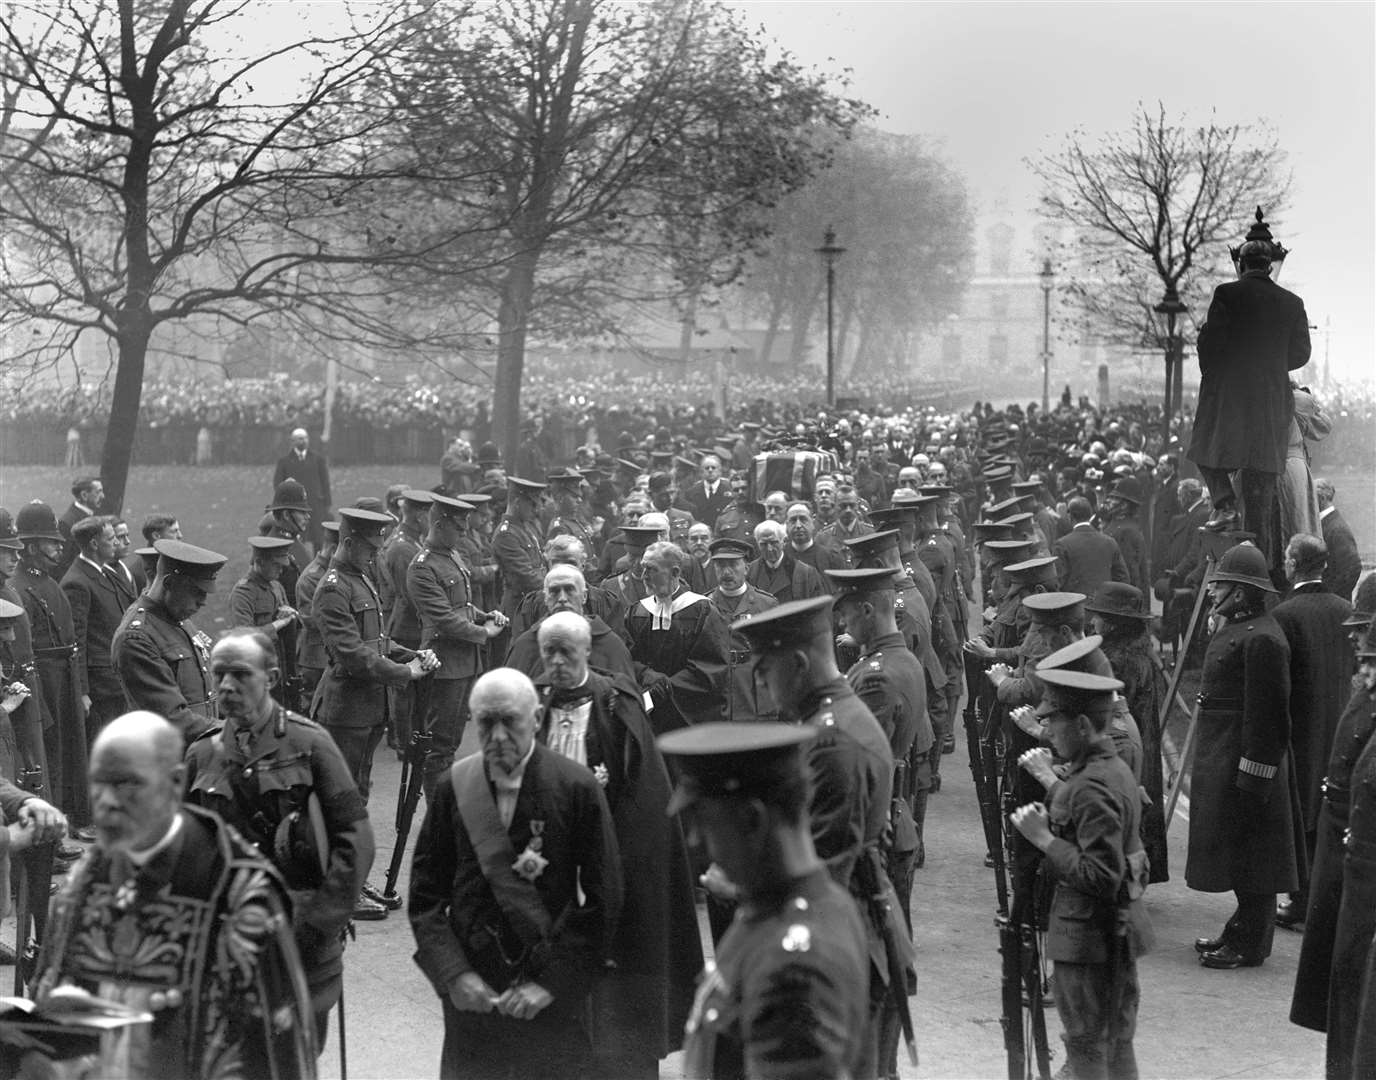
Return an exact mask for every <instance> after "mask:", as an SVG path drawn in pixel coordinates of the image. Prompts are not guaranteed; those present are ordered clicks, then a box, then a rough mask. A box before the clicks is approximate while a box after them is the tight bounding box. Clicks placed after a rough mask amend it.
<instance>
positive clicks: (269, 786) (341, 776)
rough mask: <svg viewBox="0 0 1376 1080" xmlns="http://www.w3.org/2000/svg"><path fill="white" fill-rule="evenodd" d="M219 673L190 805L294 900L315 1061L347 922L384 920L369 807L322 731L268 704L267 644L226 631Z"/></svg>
mask: <svg viewBox="0 0 1376 1080" xmlns="http://www.w3.org/2000/svg"><path fill="white" fill-rule="evenodd" d="M210 671H211V676H212V678H213V679H214V681H215V697H216V702H217V703H218V705H219V712H220V717H221V719H222V720H223V721H224V726H223V727H220V728H217V729H215V730H213V731H210V732H208V733H207V734H205V735H202V736H201V737H200V738H199V739H197V740H196V741H195V742H193V743H192V744H191V746H190V747H189V748H188V749H187V753H186V767H187V775H186V793H187V794H186V798H187V802H189V803H192V804H193V805H196V806H200V807H202V808H204V809H206V810H213V811H215V813H217V814H219V815H220V817H221V818H223V819H224V820H225V821H227V822H229V823H230V824H231V825H233V826H234V827H235V828H236V829H238V830H239V832H240V833H241V834H243V836H244V838H245V839H246V840H248V841H249V842H250V843H251V844H253V846H254V847H256V848H257V849H258V850H259V851H260V852H261V853H262V855H263V856H264V858H266V859H267V860H268V861H269V862H271V863H272V864H273V865H274V866H276V867H277V869H278V870H279V871H281V873H282V877H283V879H284V880H285V881H286V884H287V888H288V889H290V890H291V897H292V930H293V933H294V934H295V937H296V946H297V949H298V951H299V952H300V954H301V964H302V966H303V967H304V968H305V971H306V984H307V988H308V990H309V991H310V995H311V1010H312V1012H313V1013H314V1014H315V1038H316V1044H315V1045H316V1052H317V1053H318V1052H319V1051H320V1050H321V1049H323V1047H324V1044H325V1031H326V1028H327V1026H328V1024H329V1015H330V1009H331V1008H333V1007H334V1005H335V1003H336V1002H337V1001H338V1000H339V997H340V993H341V992H342V990H343V986H344V959H343V958H344V931H345V928H346V926H347V925H348V922H349V919H350V917H351V916H352V917H354V918H364V919H366V918H377V917H379V916H378V915H377V914H376V913H372V912H370V911H361V910H357V909H356V907H355V900H356V899H357V898H358V895H359V890H360V889H361V888H362V887H363V883H364V882H365V881H366V880H367V879H368V870H369V869H370V868H371V867H372V864H373V829H372V826H371V825H370V824H369V822H368V808H367V807H366V806H364V804H363V798H362V796H360V795H359V793H358V787H357V785H355V784H354V781H353V777H351V776H350V775H349V767H348V765H347V764H345V762H344V757H343V755H342V754H340V752H339V748H338V747H337V746H335V744H334V740H332V739H331V738H330V737H329V735H328V734H327V733H326V732H325V729H324V728H322V727H320V726H318V725H317V724H313V723H312V722H311V721H309V720H307V719H306V718H305V717H304V716H299V715H297V714H296V713H294V712H291V711H290V710H288V709H285V708H283V707H282V705H281V703H280V702H278V701H276V700H274V698H273V697H272V696H271V694H270V693H269V690H270V689H271V688H272V685H273V684H274V683H276V682H278V681H279V680H280V679H281V675H282V673H281V671H280V669H278V667H277V666H276V650H275V647H274V643H273V642H272V641H271V640H270V639H269V638H268V637H267V635H266V634H264V633H263V632H262V631H261V630H256V629H255V630H250V629H249V628H248V627H240V628H237V629H234V630H230V631H228V632H226V633H225V634H224V635H223V636H222V637H221V638H220V640H219V641H218V642H216V643H215V647H214V648H213V649H212V650H211V653H210ZM384 910H385V909H384Z"/></svg>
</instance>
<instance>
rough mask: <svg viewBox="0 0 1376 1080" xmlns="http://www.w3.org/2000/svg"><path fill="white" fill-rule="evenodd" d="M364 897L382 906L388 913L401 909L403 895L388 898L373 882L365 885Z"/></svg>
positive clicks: (393, 895) (396, 894) (367, 882)
mask: <svg viewBox="0 0 1376 1080" xmlns="http://www.w3.org/2000/svg"><path fill="white" fill-rule="evenodd" d="M363 896H364V898H365V899H367V900H371V901H372V902H373V903H375V904H381V905H382V906H383V907H384V908H386V909H387V910H388V911H396V910H398V909H399V908H400V907H401V894H400V893H394V894H392V895H391V896H388V895H387V894H386V893H384V892H383V891H382V890H381V889H379V888H378V887H377V886H376V885H374V884H373V883H372V882H371V881H366V882H364V883H363Z"/></svg>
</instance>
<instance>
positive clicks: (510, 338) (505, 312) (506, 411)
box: [492, 250, 540, 480]
mask: <svg viewBox="0 0 1376 1080" xmlns="http://www.w3.org/2000/svg"><path fill="white" fill-rule="evenodd" d="M537 258H538V257H537V255H536V254H535V252H534V251H532V250H525V251H522V252H520V253H519V254H518V255H516V256H515V257H514V258H513V259H512V260H511V264H510V266H509V267H508V269H507V273H506V277H505V278H504V279H503V281H502V295H501V300H500V302H499V304H498V306H497V375H496V379H495V380H494V386H493V394H492V441H493V442H495V443H496V444H497V448H498V449H499V450H500V451H501V454H502V461H503V462H504V463H505V465H506V468H507V470H508V471H510V470H513V469H515V467H516V455H517V451H518V450H519V449H520V445H521V376H522V373H523V372H524V370H525V363H526V329H527V327H528V326H529V321H530V303H531V298H532V297H533V296H534V294H535V268H536V262H537ZM531 479H536V480H538V479H540V478H539V477H531Z"/></svg>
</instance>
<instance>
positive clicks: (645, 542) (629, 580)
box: [602, 525, 659, 612]
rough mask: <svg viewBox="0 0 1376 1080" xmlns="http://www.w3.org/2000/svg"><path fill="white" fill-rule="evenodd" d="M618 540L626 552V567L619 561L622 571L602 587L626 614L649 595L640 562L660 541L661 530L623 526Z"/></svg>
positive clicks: (624, 557) (645, 526)
mask: <svg viewBox="0 0 1376 1080" xmlns="http://www.w3.org/2000/svg"><path fill="white" fill-rule="evenodd" d="M617 538H618V539H619V540H620V541H621V544H622V546H623V547H624V548H625V550H626V554H625V555H624V556H623V557H622V560H624V562H625V566H622V565H621V562H622V560H619V561H618V562H617V566H618V567H620V569H618V570H617V571H616V574H615V576H613V577H609V578H606V579H604V580H603V582H602V587H603V588H605V589H606V590H607V592H609V593H611V595H612V597H613V598H614V599H615V601H616V602H617V604H618V605H619V606H620V608H621V610H622V611H623V612H624V611H629V610H630V609H631V607H632V605H634V604H638V603H640V601H641V600H643V599H645V597H646V596H647V595H648V591H647V590H646V588H645V582H644V580H643V579H642V577H641V573H640V560H641V559H642V558H644V556H645V549H646V548H648V547H649V546H650V545H651V544H653V543H655V542H656V541H658V540H659V530H658V529H655V528H651V527H650V526H648V525H644V526H642V525H623V526H621V530H620V532H618V533H617Z"/></svg>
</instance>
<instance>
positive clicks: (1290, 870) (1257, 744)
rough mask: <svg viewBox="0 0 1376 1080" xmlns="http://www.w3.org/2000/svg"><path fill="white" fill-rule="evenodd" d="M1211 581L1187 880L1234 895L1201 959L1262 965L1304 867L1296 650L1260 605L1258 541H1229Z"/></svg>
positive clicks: (1263, 579) (1214, 964)
mask: <svg viewBox="0 0 1376 1080" xmlns="http://www.w3.org/2000/svg"><path fill="white" fill-rule="evenodd" d="M1206 587H1207V588H1208V590H1209V598H1210V600H1211V601H1212V603H1213V614H1214V616H1215V618H1216V619H1218V620H1219V621H1220V622H1221V625H1219V627H1218V629H1217V630H1216V631H1215V632H1214V636H1213V638H1212V640H1210V642H1209V649H1208V652H1207V653H1206V654H1205V656H1204V668H1203V671H1202V672H1201V675H1200V684H1199V713H1198V720H1197V721H1196V723H1197V725H1198V727H1197V732H1198V734H1197V736H1196V738H1197V740H1198V741H1197V744H1196V749H1195V759H1194V769H1193V772H1192V773H1191V786H1190V840H1189V855H1188V858H1187V860H1186V863H1185V883H1186V884H1187V885H1188V886H1189V887H1190V888H1192V889H1197V890H1199V891H1200V892H1228V891H1230V890H1231V891H1232V892H1233V893H1234V894H1235V895H1236V897H1237V910H1236V911H1234V913H1233V915H1232V917H1231V918H1229V920H1228V922H1227V925H1225V926H1224V928H1223V932H1222V933H1221V934H1219V935H1218V936H1216V937H1202V938H1199V939H1198V940H1196V941H1195V948H1196V950H1198V952H1199V953H1200V962H1201V963H1202V964H1203V965H1204V966H1205V967H1208V968H1218V969H1225V970H1226V969H1232V968H1239V967H1258V966H1260V965H1261V964H1262V962H1263V961H1265V959H1266V957H1267V956H1269V955H1270V953H1271V940H1272V938H1273V937H1274V935H1275V928H1276V924H1275V916H1276V910H1275V908H1276V894H1277V893H1282V892H1291V891H1293V890H1294V889H1297V888H1298V887H1299V880H1300V873H1301V870H1302V868H1303V863H1304V839H1303V836H1302V835H1301V834H1300V822H1299V819H1298V807H1296V806H1295V805H1294V803H1293V802H1292V801H1291V792H1292V791H1293V783H1294V781H1293V779H1292V776H1291V769H1292V765H1291V761H1290V646H1289V645H1288V644H1287V643H1286V640H1285V634H1284V632H1283V631H1282V630H1281V628H1280V624H1279V623H1277V622H1276V620H1275V619H1274V618H1272V617H1271V616H1270V615H1267V614H1266V613H1265V594H1266V593H1268V592H1273V591H1274V586H1273V585H1272V584H1271V580H1270V578H1269V576H1268V575H1267V567H1266V558H1265V556H1264V555H1262V553H1261V551H1260V550H1259V549H1257V548H1256V547H1254V546H1253V545H1251V544H1238V545H1237V546H1235V547H1232V548H1229V549H1228V550H1227V551H1226V552H1225V553H1224V555H1223V557H1222V558H1221V559H1220V560H1219V562H1218V567H1217V569H1216V570H1215V571H1214V572H1213V574H1212V576H1211V577H1210V578H1209V580H1208V583H1207V586H1206Z"/></svg>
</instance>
